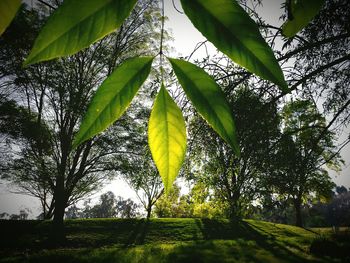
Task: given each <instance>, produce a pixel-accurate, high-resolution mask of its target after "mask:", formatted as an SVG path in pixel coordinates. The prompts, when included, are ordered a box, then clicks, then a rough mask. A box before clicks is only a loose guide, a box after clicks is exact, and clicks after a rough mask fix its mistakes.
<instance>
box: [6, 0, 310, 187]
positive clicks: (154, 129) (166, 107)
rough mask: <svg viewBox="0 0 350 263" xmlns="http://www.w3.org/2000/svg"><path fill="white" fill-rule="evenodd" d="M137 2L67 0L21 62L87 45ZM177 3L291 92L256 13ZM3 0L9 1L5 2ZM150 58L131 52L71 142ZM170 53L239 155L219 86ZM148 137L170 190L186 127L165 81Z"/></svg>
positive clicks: (247, 64) (134, 82) (127, 97)
mask: <svg viewBox="0 0 350 263" xmlns="http://www.w3.org/2000/svg"><path fill="white" fill-rule="evenodd" d="M308 1H310V0H306V1H302V2H308ZM136 2H137V0H98V1H96V0H84V1H81V0H65V1H64V2H63V4H62V5H61V6H60V7H59V8H58V9H57V10H56V11H55V12H54V13H53V14H52V15H51V16H50V18H49V19H48V21H47V23H46V25H45V26H44V27H43V29H42V30H41V32H40V34H39V36H38V37H37V39H36V41H35V43H34V46H33V48H32V50H31V52H30V54H29V56H28V57H27V59H26V60H25V62H24V66H28V65H31V64H34V63H38V62H41V61H47V60H50V59H54V58H59V57H62V56H68V55H72V54H75V53H76V52H78V51H79V50H82V49H84V48H86V47H88V46H90V45H91V44H93V43H94V42H96V41H98V40H99V39H101V38H103V37H104V36H106V35H108V34H110V33H111V32H113V31H115V30H116V29H118V28H119V27H120V25H121V24H122V23H123V21H124V20H125V19H126V18H127V17H128V16H129V15H130V12H131V11H132V9H133V8H134V6H135V4H136ZM19 4H20V1H19V0H0V7H1V9H0V10H1V12H3V10H5V11H4V12H5V13H6V14H8V15H7V16H3V15H2V13H0V18H1V20H0V33H1V32H3V31H4V30H5V28H6V27H7V25H8V24H9V23H10V21H11V19H12V18H13V16H14V15H15V13H16V10H17V9H18V7H19ZM181 4H182V8H183V10H184V12H185V14H186V15H187V16H188V18H189V19H190V20H191V22H192V23H193V25H194V26H195V27H196V28H197V29H198V30H199V31H200V32H201V33H202V34H203V35H204V36H205V37H206V38H207V39H208V40H209V41H211V42H212V43H213V44H214V45H215V46H216V47H217V48H218V49H219V50H220V51H221V52H223V53H224V54H226V55H227V56H228V57H230V58H231V59H232V60H233V61H234V62H236V63H237V64H239V65H241V66H242V67H244V68H246V69H247V70H248V71H250V72H252V73H254V74H256V75H257V76H259V77H261V78H263V79H265V80H268V81H271V82H273V83H274V84H276V85H277V86H278V87H280V89H281V90H282V92H284V93H287V92H288V85H287V83H286V81H285V79H284V76H283V73H282V70H281V68H280V66H279V64H278V62H277V60H276V58H275V56H274V53H273V51H272V50H271V48H270V47H269V45H268V44H267V43H266V42H265V40H264V39H263V37H262V36H261V34H260V32H259V29H258V26H257V25H256V23H255V22H254V20H253V19H251V18H250V17H249V15H248V14H247V13H246V12H245V10H244V9H243V8H242V7H241V6H240V5H239V4H238V3H237V2H236V1H234V0H215V1H213V0H181ZM4 5H5V6H6V8H7V9H6V8H5V9H4V8H3V6H4ZM293 12H294V13H295V19H296V20H295V21H296V22H295V23H297V24H298V26H297V27H295V26H293V32H295V30H299V29H300V27H301V26H303V25H305V22H306V20H305V21H304V20H303V21H301V18H300V17H302V14H301V13H300V12H301V11H300V7H299V5H298V4H296V5H293ZM307 12H309V11H307ZM311 16H312V15H311V14H310V15H309V16H308V19H309V18H310V17H311ZM310 19H311V18H310ZM288 23H289V22H287V24H286V25H285V27H284V28H285V29H284V31H285V32H289V31H290V30H289V27H291V26H290V25H289V24H288ZM293 23H294V22H293ZM294 28H296V29H294ZM291 34H292V33H288V35H291ZM160 55H161V56H162V54H160ZM153 60H154V57H136V58H132V59H129V60H127V61H126V62H124V63H123V64H122V65H121V66H119V67H118V68H116V69H115V70H114V72H113V73H112V74H111V75H110V76H109V77H108V78H107V79H106V80H105V81H104V82H103V83H102V84H101V86H100V87H99V88H98V90H97V92H96V93H95V95H94V97H93V98H92V101H91V102H90V104H89V107H88V109H87V112H86V114H85V116H84V118H83V121H82V123H81V126H80V129H79V131H78V132H77V134H76V136H75V140H74V142H73V147H78V146H79V145H80V144H82V143H83V142H84V141H86V140H88V139H90V138H92V137H93V136H95V135H97V134H99V133H100V132H102V131H104V130H105V129H106V128H108V127H109V126H110V125H111V124H112V123H113V122H115V121H116V120H118V118H119V117H120V116H121V115H122V114H123V113H124V112H125V110H126V109H127V108H128V106H129V104H130V103H131V101H132V99H133V98H134V96H135V95H136V93H137V91H138V90H139V88H140V87H141V86H142V84H143V83H144V82H145V80H146V79H147V77H148V75H149V73H150V70H151V66H152V61H153ZM168 60H169V62H170V64H171V66H172V68H173V71H174V73H175V75H176V77H177V79H178V81H179V83H180V84H181V86H182V88H183V90H184V91H185V94H186V96H187V98H188V99H189V100H190V101H191V103H192V104H193V106H194V107H195V109H196V110H197V111H198V112H199V113H200V115H201V116H202V117H203V118H204V119H205V120H206V121H207V122H208V123H209V125H210V126H211V127H212V128H213V129H214V130H215V131H216V132H217V133H218V134H219V135H220V136H221V138H222V139H223V140H225V141H226V142H227V143H228V144H229V145H230V146H231V147H232V148H233V150H234V151H235V153H236V154H237V155H239V154H240V151H239V147H238V143H237V138H236V132H235V125H234V119H233V116H232V113H231V110H230V106H229V104H228V102H227V100H226V98H225V96H224V93H223V91H222V90H221V88H220V87H219V86H218V84H217V83H216V82H215V81H214V79H213V78H212V77H211V76H209V75H208V74H207V73H206V72H205V71H204V70H203V69H201V68H199V67H198V66H196V65H194V64H192V63H190V62H187V61H184V60H180V59H174V58H168ZM148 141H149V146H150V149H151V153H152V157H153V160H154V162H155V164H156V166H157V168H158V170H159V173H160V175H161V177H162V180H163V183H164V186H165V190H166V192H168V191H169V190H170V188H171V185H172V184H173V182H174V180H175V178H176V176H177V174H178V173H179V170H180V168H181V165H182V163H183V161H184V158H185V153H186V127H185V121H184V118H183V116H182V112H181V110H180V109H179V107H178V106H177V105H176V103H175V102H174V100H173V99H172V98H171V96H170V95H169V93H168V91H167V89H166V87H165V86H164V84H162V86H161V88H160V91H159V93H158V95H157V97H156V99H155V102H154V105H153V109H152V112H151V116H150V119H149V127H148Z"/></svg>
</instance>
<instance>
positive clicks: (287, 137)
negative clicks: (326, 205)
mask: <svg viewBox="0 0 350 263" xmlns="http://www.w3.org/2000/svg"><path fill="white" fill-rule="evenodd" d="M282 117H283V127H284V130H283V134H282V138H281V139H280V140H279V142H278V144H277V146H276V150H277V151H276V155H275V157H274V161H273V162H274V164H273V168H274V169H271V170H270V173H269V176H268V178H267V180H268V184H269V185H271V186H273V187H275V191H276V192H277V193H278V194H280V195H284V196H285V197H286V198H287V199H288V198H290V199H291V200H292V201H293V204H294V207H295V210H296V224H297V225H299V226H301V225H302V216H301V205H302V203H304V202H305V200H307V197H308V196H310V195H311V194H316V195H317V196H318V197H319V198H320V197H324V198H327V197H330V193H331V189H332V188H333V187H334V183H333V182H332V181H331V179H330V177H329V175H328V172H327V171H326V170H325V169H324V168H322V165H323V164H327V165H328V166H329V167H330V168H331V169H334V170H337V169H338V166H339V165H340V163H341V159H340V157H339V155H338V154H337V153H334V152H333V151H334V145H333V141H334V134H332V133H331V132H329V131H328V130H327V129H326V124H325V119H324V117H323V116H322V115H321V114H320V113H319V112H318V110H317V108H316V106H315V105H313V104H312V103H311V102H310V101H304V100H296V101H294V102H290V103H288V104H286V105H285V107H284V108H283V111H282ZM330 155H335V158H333V159H332V160H328V157H329V156H330Z"/></svg>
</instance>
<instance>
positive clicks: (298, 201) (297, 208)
mask: <svg viewBox="0 0 350 263" xmlns="http://www.w3.org/2000/svg"><path fill="white" fill-rule="evenodd" d="M294 209H295V225H296V226H299V227H303V218H302V215H301V199H300V198H297V199H294Z"/></svg>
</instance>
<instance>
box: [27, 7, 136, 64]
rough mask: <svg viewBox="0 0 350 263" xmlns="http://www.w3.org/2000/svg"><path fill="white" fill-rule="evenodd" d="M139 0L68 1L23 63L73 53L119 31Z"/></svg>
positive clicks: (50, 19) (52, 17) (58, 9)
mask: <svg viewBox="0 0 350 263" xmlns="http://www.w3.org/2000/svg"><path fill="white" fill-rule="evenodd" d="M136 2H137V1H136V0H98V1H96V0H84V1H81V0H65V1H64V2H63V3H62V5H60V6H59V7H58V8H57V10H56V11H55V12H54V13H53V14H52V15H51V16H50V17H49V19H48V21H47V23H46V25H45V26H44V27H43V29H42V30H41V32H40V34H39V36H38V37H37V39H36V40H35V43H34V46H33V48H32V50H31V52H30V54H29V56H28V57H27V59H26V60H25V62H24V63H23V66H24V67H26V66H28V65H31V64H34V63H37V62H40V61H46V60H50V59H54V58H58V57H62V56H68V55H73V54H75V53H77V52H78V51H80V50H82V49H84V48H87V47H88V46H90V45H91V44H92V43H94V42H96V41H98V40H99V39H101V38H103V37H104V36H106V35H108V34H109V33H111V32H113V31H114V30H116V29H117V28H118V27H119V26H120V25H121V24H122V22H123V21H124V20H125V19H126V18H127V17H128V16H129V14H130V12H131V10H132V9H133V7H134V5H135V3H136Z"/></svg>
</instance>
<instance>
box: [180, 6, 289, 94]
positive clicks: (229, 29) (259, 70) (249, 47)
mask: <svg viewBox="0 0 350 263" xmlns="http://www.w3.org/2000/svg"><path fill="white" fill-rule="evenodd" d="M181 4H182V7H183V10H184V11H185V13H186V15H187V16H188V17H189V19H190V20H191V22H192V23H193V25H194V26H195V27H196V28H197V29H198V30H199V31H200V32H201V33H202V34H203V35H204V36H205V37H206V38H207V39H208V40H209V41H210V42H212V43H213V44H214V45H215V46H216V47H217V48H218V49H219V50H220V51H221V52H223V53H225V54H226V55H227V56H229V57H230V58H231V59H232V60H233V61H234V62H236V63H237V64H239V65H241V66H242V67H244V68H246V69H247V70H249V71H250V72H252V73H254V74H256V75H258V76H260V77H261V78H263V79H266V80H270V81H272V82H273V83H275V84H276V85H278V86H279V87H280V88H281V89H282V91H283V92H288V85H287V83H286V81H285V80H284V76H283V72H282V70H281V68H280V66H279V64H278V62H277V60H276V58H275V55H274V54H273V52H272V50H271V48H270V47H269V46H268V44H267V43H266V42H265V40H264V39H263V37H262V36H261V34H260V32H259V29H258V26H257V25H256V23H255V22H254V20H253V19H251V18H250V17H249V15H248V14H247V13H246V12H245V11H244V9H243V8H242V7H241V6H240V5H239V4H238V3H237V2H236V1H234V0H215V1H213V0H181Z"/></svg>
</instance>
